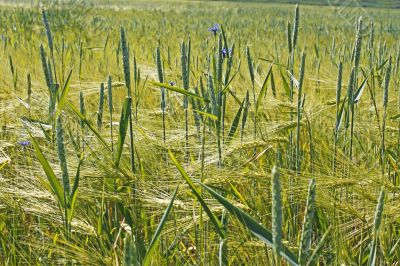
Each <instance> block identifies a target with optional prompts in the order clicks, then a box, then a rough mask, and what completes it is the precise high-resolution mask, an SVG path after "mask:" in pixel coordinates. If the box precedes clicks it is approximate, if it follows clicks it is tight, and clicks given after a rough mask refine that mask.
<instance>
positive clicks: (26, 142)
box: [18, 140, 31, 148]
mask: <svg viewBox="0 0 400 266" xmlns="http://www.w3.org/2000/svg"><path fill="white" fill-rule="evenodd" d="M18 144H19V145H21V147H22V148H26V147H27V146H29V145H31V142H30V141H29V140H23V141H19V142H18Z"/></svg>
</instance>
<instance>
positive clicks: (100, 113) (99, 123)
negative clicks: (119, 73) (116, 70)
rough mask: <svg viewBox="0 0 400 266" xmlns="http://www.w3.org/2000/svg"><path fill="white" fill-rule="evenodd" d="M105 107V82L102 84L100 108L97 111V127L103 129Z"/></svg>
mask: <svg viewBox="0 0 400 266" xmlns="http://www.w3.org/2000/svg"><path fill="white" fill-rule="evenodd" d="M103 107H104V83H103V82H102V83H101V84H100V93H99V109H98V111H97V127H98V128H99V129H101V126H102V124H103Z"/></svg>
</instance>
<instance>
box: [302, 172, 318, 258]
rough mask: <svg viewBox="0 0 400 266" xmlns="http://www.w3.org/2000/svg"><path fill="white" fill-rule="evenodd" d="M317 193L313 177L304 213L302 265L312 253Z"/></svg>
mask: <svg viewBox="0 0 400 266" xmlns="http://www.w3.org/2000/svg"><path fill="white" fill-rule="evenodd" d="M315 195H316V185H315V179H311V180H310V183H309V186H308V196H307V203H306V210H305V213H304V222H303V228H302V230H301V240H300V249H299V262H300V265H304V264H305V263H306V261H307V258H309V257H310V255H311V254H310V253H311V252H310V249H311V238H312V224H313V220H314V212H315Z"/></svg>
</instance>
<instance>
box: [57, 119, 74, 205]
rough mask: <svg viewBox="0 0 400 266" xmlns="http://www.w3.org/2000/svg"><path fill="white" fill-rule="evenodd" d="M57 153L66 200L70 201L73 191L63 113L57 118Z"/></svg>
mask: <svg viewBox="0 0 400 266" xmlns="http://www.w3.org/2000/svg"><path fill="white" fill-rule="evenodd" d="M56 133H57V135H56V136H57V153H58V159H59V161H60V167H61V171H62V181H63V186H64V194H65V195H64V197H65V199H66V202H68V197H69V195H70V193H71V191H70V190H71V189H70V184H69V174H68V167H67V159H66V157H65V147H64V136H63V124H62V119H61V115H60V116H59V117H58V118H57V130H56Z"/></svg>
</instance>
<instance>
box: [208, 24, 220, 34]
mask: <svg viewBox="0 0 400 266" xmlns="http://www.w3.org/2000/svg"><path fill="white" fill-rule="evenodd" d="M218 29H219V24H214V26H212V27H211V28H208V31H209V32H212V33H214V35H216V34H217V32H218Z"/></svg>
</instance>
